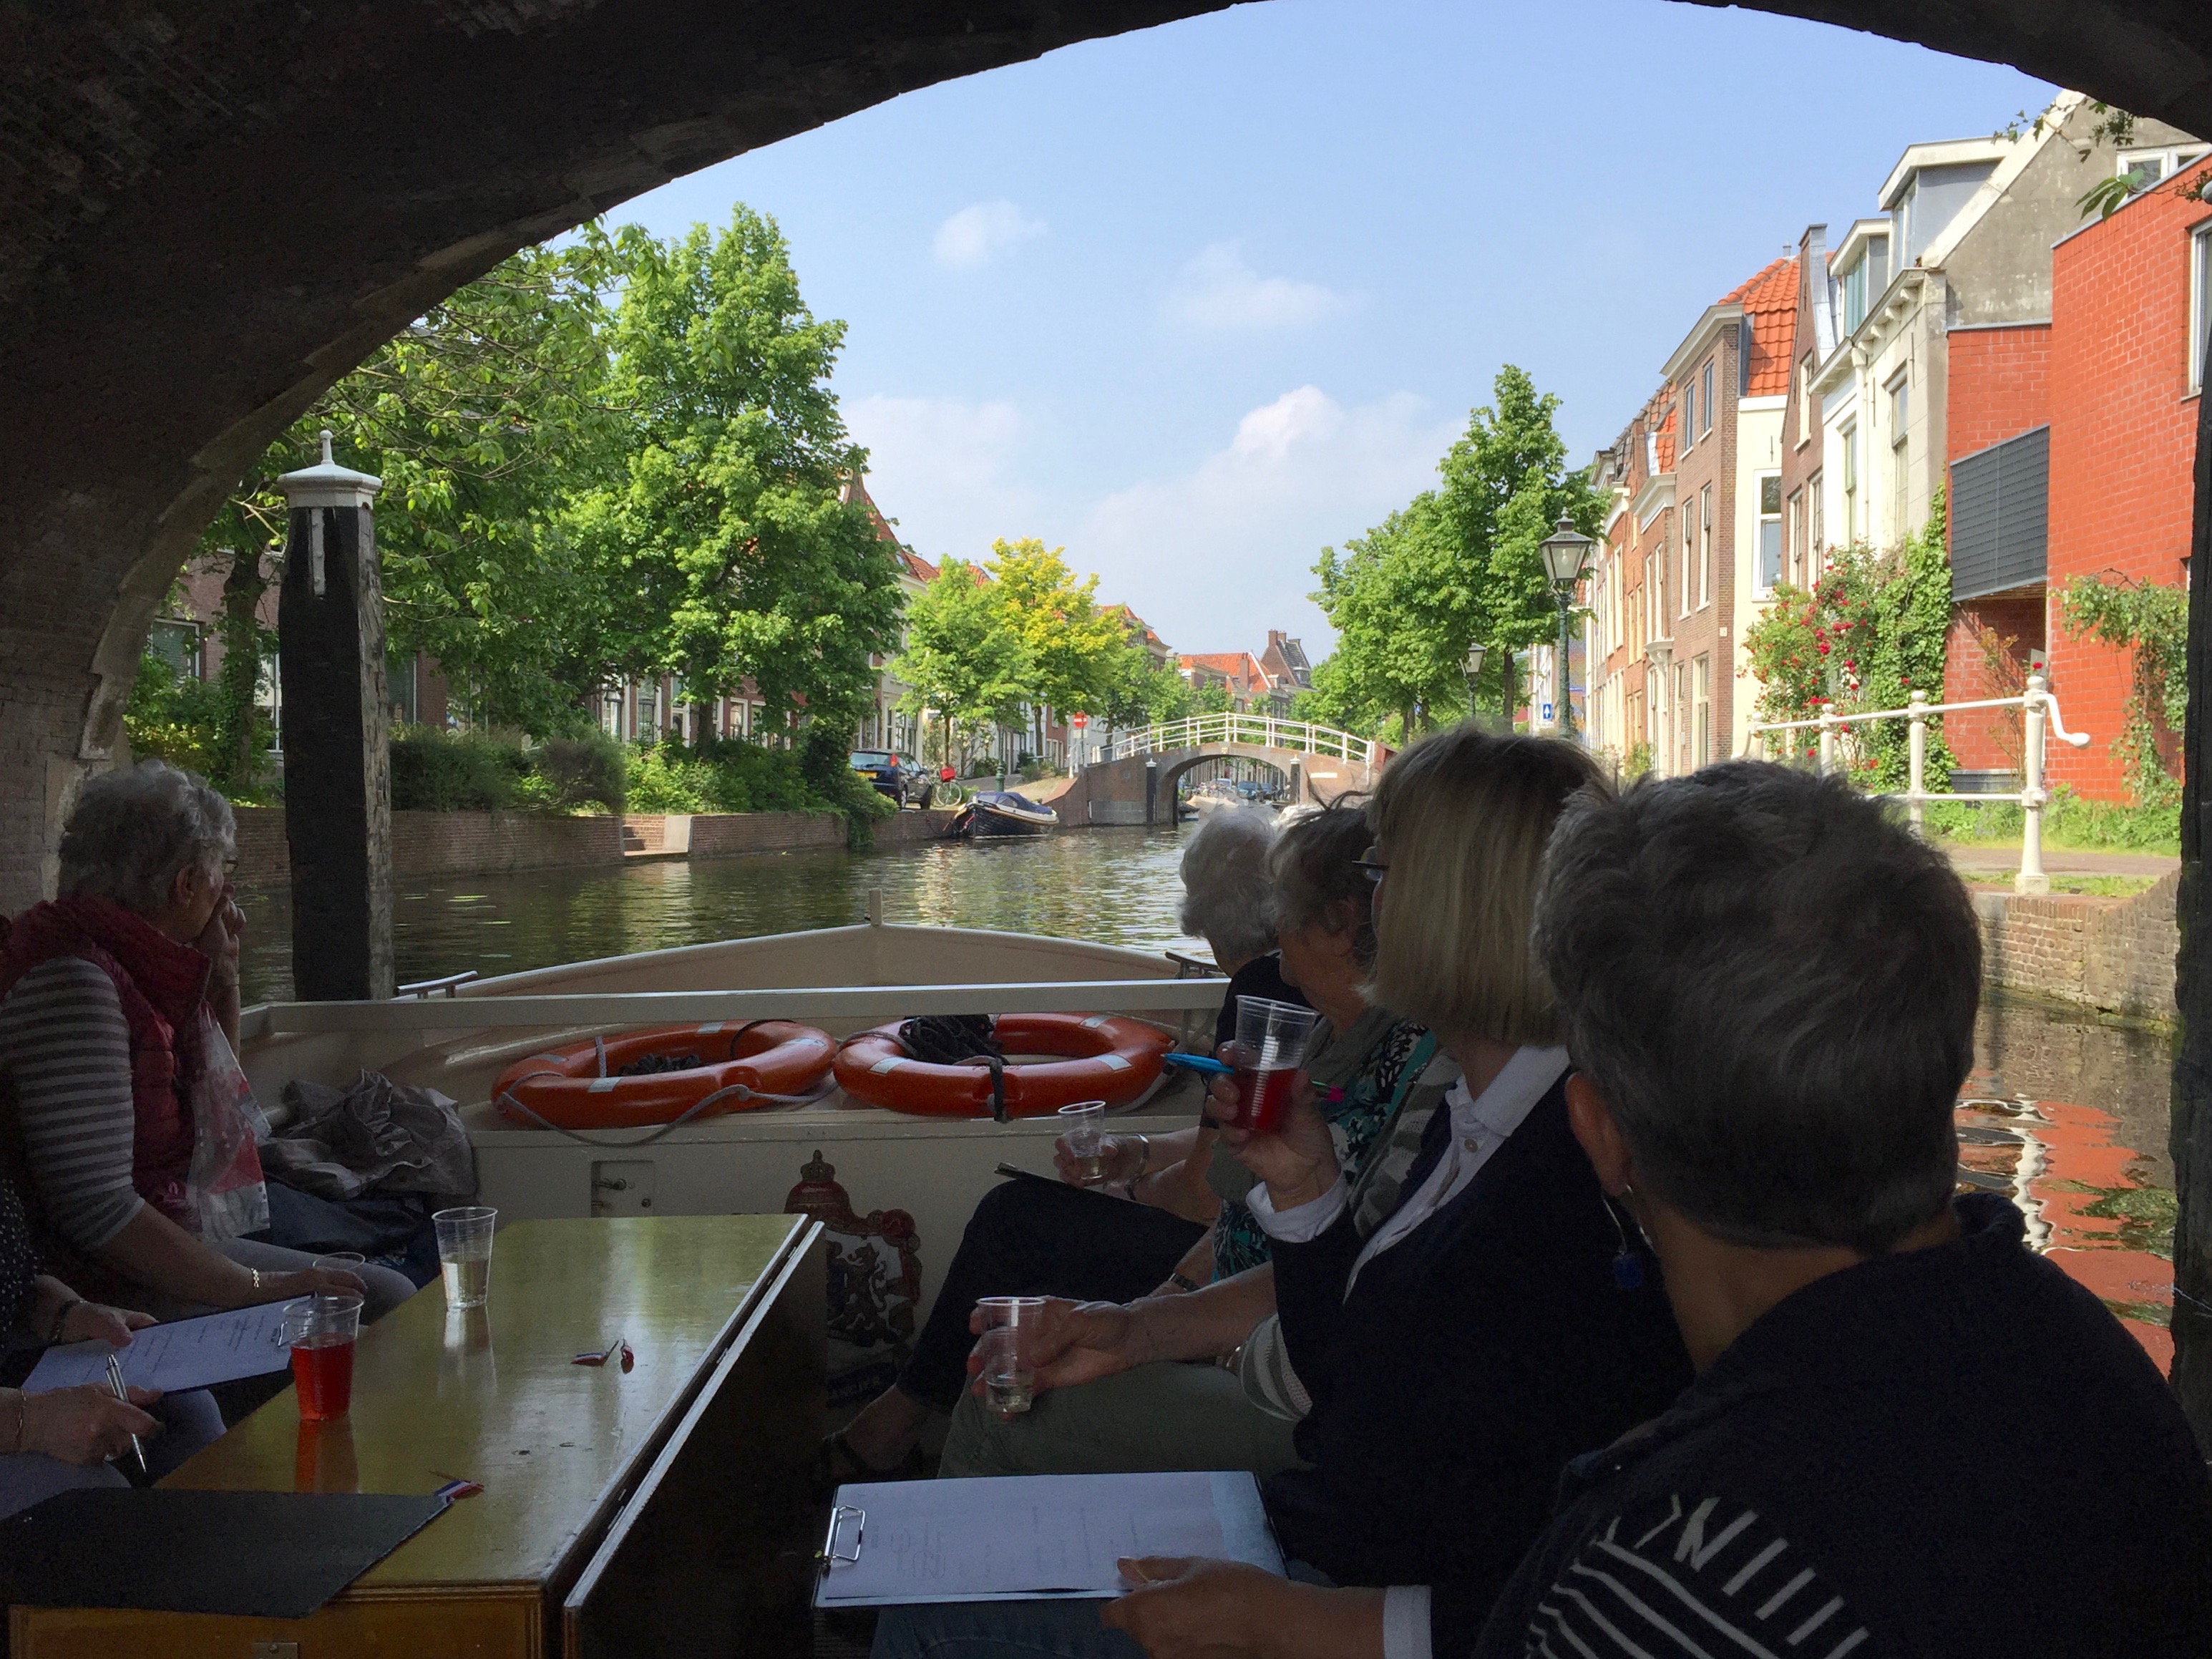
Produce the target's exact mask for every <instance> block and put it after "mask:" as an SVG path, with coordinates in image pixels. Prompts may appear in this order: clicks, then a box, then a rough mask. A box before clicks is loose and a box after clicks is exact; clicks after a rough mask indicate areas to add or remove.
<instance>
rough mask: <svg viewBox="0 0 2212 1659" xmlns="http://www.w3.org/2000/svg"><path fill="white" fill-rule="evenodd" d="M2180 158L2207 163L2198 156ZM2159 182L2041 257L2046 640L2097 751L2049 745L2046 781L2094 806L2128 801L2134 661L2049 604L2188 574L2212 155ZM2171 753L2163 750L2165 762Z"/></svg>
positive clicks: (2210, 265)
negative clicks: (2047, 315)
mask: <svg viewBox="0 0 2212 1659" xmlns="http://www.w3.org/2000/svg"><path fill="white" fill-rule="evenodd" d="M2189 148H2190V149H2191V150H2193V151H2194V152H2195V153H2196V154H2197V155H2199V156H2200V157H2201V156H2202V155H2203V146H2201V145H2195V146H2191V147H2189ZM2188 153H2189V152H2188V151H2184V152H2183V154H2184V155H2186V154H2188ZM2177 159H2179V158H2177V157H2172V156H2168V157H2164V158H2161V160H2162V161H2166V162H2167V163H2168V164H2169V165H2170V163H2171V161H2173V160H2177ZM2159 171H2160V175H2165V176H2160V177H2159V178H2158V179H2157V181H2156V182H2155V183H2154V185H2152V187H2150V188H2147V189H2144V190H2142V191H2141V192H2140V193H2138V194H2137V195H2136V197H2134V198H2133V199H2132V200H2130V202H2129V203H2128V204H2126V205H2125V206H2124V207H2122V208H2120V209H2119V210H2118V211H2116V212H2115V213H2113V214H2112V216H2111V217H2109V218H2106V219H2104V220H2101V221H2100V222H2095V223H2093V224H2090V225H2087V226H2086V227H2084V228H2082V229H2081V230H2079V231H2077V232H2076V233H2075V234H2073V235H2071V236H2069V237H2068V238H2067V239H2066V240H2064V241H2063V242H2061V243H2060V244H2059V245H2058V246H2057V248H2056V249H2055V250H2054V251H2053V253H2052V256H2051V329H2050V345H2049V354H2048V356H2049V369H2048V385H2049V417H2048V418H2049V422H2050V427H2049V448H2050V503H2049V523H2050V554H2049V577H2048V587H2049V599H2048V600H2047V605H2048V616H2047V618H2046V619H2045V620H2046V626H2047V630H2048V631H2047V633H2046V634H2045V645H2046V647H2047V650H2048V653H2049V658H2050V670H2051V685H2052V689H2053V690H2056V691H2057V693H2058V695H2059V701H2060V706H2061V708H2063V710H2064V712H2065V715H2066V722H2067V724H2068V725H2069V726H2073V727H2075V728H2077V729H2080V730H2082V731H2086V732H2090V733H2091V734H2092V735H2093V738H2094V741H2093V742H2092V743H2091V744H2089V746H2088V747H2087V748H2086V749H2079V750H2076V749H2068V748H2063V747H2060V746H2057V745H2054V746H2053V747H2052V748H2051V754H2050V763H2049V775H2050V777H2051V781H2052V782H2054V783H2063V784H2067V785H2069V786H2071V787H2073V788H2075V790H2077V791H2078V792H2080V793H2082V794H2084V795H2087V796H2090V797H2093V798H2094V799H2108V800H2118V799H2125V798H2126V795H2127V790H2126V787H2125V784H2124V780H2123V777H2122V774H2121V769H2120V763H2119V761H2118V758H2117V757H2115V756H2114V755H2113V753H2112V739H2113V738H2117V737H2118V736H2119V734H2120V732H2121V729H2122V720H2123V714H2122V706H2123V704H2124V702H2125V701H2126V697H2127V694H2128V690H2129V685H2130V677H2131V674H2132V665H2131V664H2130V661H2129V660H2128V657H2127V653H2124V652H2122V651H2118V650H2116V649H2114V648H2112V647H2109V646H2106V645H2104V644H2101V643H2100V642H2099V641H2095V640H2091V639H2079V638H2076V637H2075V636H2074V635H2072V634H2070V633H2069V631H2068V630H2067V629H2066V627H2065V626H2064V623H2063V617H2061V615H2060V612H2059V602H2058V594H2059V592H2060V591H2061V590H2063V588H2064V586H2066V584H2067V583H2068V582H2069V581H2070V580H2073V579H2074V578H2075V577H2076V576H2097V575H2103V576H2105V577H2106V579H2107V580H2115V579H2118V580H2128V581H2134V582H2157V583H2160V584H2163V585H2165V586H2171V587H2185V586H2187V585H2188V581H2189V577H2190V571H2189V538H2190V515H2191V500H2192V485H2191V476H2192V475H2191V468H2192V466H2193V464H2194V459H2195V456H2196V450H2197V406H2198V404H2199V402H2200V400H2201V398H2202V396H2203V375H2204V361H2205V351H2206V347H2207V342H2208V337H2212V200H2207V199H2206V198H2205V195H2204V191H2206V189H2207V188H2208V186H2212V158H2204V159H2199V160H2197V161H2195V162H2194V163H2193V164H2185V165H2182V166H2181V167H2179V169H2178V170H2176V171H2174V172H2173V173H2170V174H2169V173H2168V170H2167V167H2165V166H2161V167H2160V169H2159ZM2177 758H2178V757H2177V756H2176V754H2175V753H2174V751H2173V750H2172V748H2171V747H2170V746H2169V749H2168V763H2169V765H2170V766H2171V765H2172V763H2174V761H2175V760H2176V759H2177Z"/></svg>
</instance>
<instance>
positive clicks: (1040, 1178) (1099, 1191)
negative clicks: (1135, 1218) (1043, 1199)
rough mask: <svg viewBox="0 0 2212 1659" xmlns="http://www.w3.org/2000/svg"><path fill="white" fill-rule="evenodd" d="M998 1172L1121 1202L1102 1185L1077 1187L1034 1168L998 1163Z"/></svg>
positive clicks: (1065, 1191)
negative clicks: (1038, 1171) (1020, 1167)
mask: <svg viewBox="0 0 2212 1659" xmlns="http://www.w3.org/2000/svg"><path fill="white" fill-rule="evenodd" d="M998 1172H999V1173H1000V1175H1002V1176H1006V1178H1007V1179H1009V1180H1011V1181H1037V1182H1043V1183H1044V1184H1045V1185H1046V1186H1048V1187H1050V1188H1053V1189H1054V1191H1055V1192H1062V1193H1088V1194H1091V1197H1093V1198H1103V1199H1105V1200H1109V1202H1111V1203H1115V1204H1119V1203H1120V1202H1121V1200H1120V1199H1118V1198H1115V1196H1114V1194H1111V1193H1109V1192H1108V1191H1107V1190H1106V1189H1105V1188H1103V1187H1078V1186H1076V1185H1075V1184H1074V1183H1073V1182H1066V1181H1062V1180H1061V1179H1060V1177H1059V1176H1048V1175H1039V1174H1038V1173H1037V1172H1036V1170H1019V1169H1016V1168H1015V1167H1014V1166H1013V1165H1012V1164H1000V1165H999V1170H998Z"/></svg>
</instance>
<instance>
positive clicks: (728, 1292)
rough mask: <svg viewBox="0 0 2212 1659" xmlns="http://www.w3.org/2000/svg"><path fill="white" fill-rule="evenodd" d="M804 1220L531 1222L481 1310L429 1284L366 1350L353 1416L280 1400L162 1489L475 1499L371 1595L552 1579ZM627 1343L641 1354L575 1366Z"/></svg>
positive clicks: (519, 1230)
mask: <svg viewBox="0 0 2212 1659" xmlns="http://www.w3.org/2000/svg"><path fill="white" fill-rule="evenodd" d="M805 1225H807V1224H806V1222H805V1218H802V1217H798V1216H787V1215H762V1216H664V1217H659V1218H635V1219H629V1218H624V1219H607V1220H589V1221H581V1220H580V1221H525V1222H518V1223H516V1224H515V1225H513V1226H511V1227H507V1228H504V1229H502V1230H501V1232H500V1233H499V1235H498V1238H497V1241H496V1243H495V1246H494V1249H493V1253H492V1272H491V1296H490V1300H489V1303H488V1304H487V1305H486V1306H485V1307H483V1308H482V1309H479V1310H474V1311H472V1312H471V1313H468V1314H456V1315H449V1314H448V1313H447V1310H446V1307H445V1297H444V1295H443V1293H442V1291H441V1289H440V1287H439V1286H438V1285H430V1286H429V1287H428V1288H427V1289H425V1290H424V1291H422V1292H421V1293H419V1294H418V1295H416V1297H414V1298H413V1299H412V1300H410V1301H409V1302H408V1303H406V1304H404V1305H403V1306H402V1307H400V1308H399V1309H398V1310H396V1311H394V1312H393V1313H392V1314H391V1315H390V1316H387V1317H386V1318H385V1319H384V1320H382V1321H380V1322H379V1323H377V1324H376V1325H374V1326H373V1327H371V1328H369V1329H368V1330H366V1331H364V1332H363V1333H362V1338H361V1343H360V1346H359V1351H358V1352H357V1354H356V1358H355V1370H354V1392H353V1409H352V1411H351V1412H350V1413H349V1415H348V1416H347V1417H345V1418H344V1419H341V1420H339V1421H338V1422H337V1423H332V1424H326V1425H312V1424H302V1423H301V1421H300V1418H299V1411H298V1408H297V1406H296V1404H295V1401H294V1399H293V1396H292V1395H291V1394H290V1392H289V1391H287V1392H286V1393H285V1394H284V1395H281V1396H279V1397H278V1398H277V1399H276V1400H274V1401H270V1403H269V1404H268V1405H266V1406H264V1407H262V1408H261V1409H260V1410H259V1411H258V1412H256V1413H254V1414H253V1415H252V1417H250V1418H248V1419H246V1421H245V1422H244V1423H241V1424H240V1425H238V1426H237V1427H236V1428H234V1429H233V1430H232V1431H230V1432H229V1433H228V1434H227V1435H225V1436H224V1437H222V1439H220V1440H218V1441H216V1443H214V1444H213V1445H211V1446H210V1447H209V1448H207V1449H206V1450H204V1451H203V1452H201V1453H200V1454H199V1455H197V1457H194V1458H193V1459H192V1460H191V1462H187V1463H186V1464H185V1466H184V1467H183V1468H180V1469H179V1470H177V1471H176V1473H175V1474H172V1475H170V1476H169V1477H168V1479H167V1481H166V1482H165V1483H164V1484H165V1485H167V1486H194V1487H202V1488H210V1489H216V1490H231V1491H239V1490H245V1491H280V1492H281V1491H295V1490H313V1491H325V1492H331V1491H337V1492H434V1491H435V1490H436V1489H437V1488H438V1487H439V1486H443V1485H444V1484H445V1482H446V1480H447V1478H448V1477H457V1478H460V1479H465V1480H478V1481H481V1482H483V1487H484V1490H483V1494H482V1495H481V1496H479V1497H475V1498H465V1499H463V1500H461V1501H459V1502H458V1503H456V1504H453V1506H452V1508H451V1509H449V1510H447V1512H446V1513H445V1514H444V1515H442V1516H440V1517H439V1518H438V1519H437V1520H435V1521H434V1522H431V1523H430V1525H428V1527H426V1528H423V1529H422V1531H421V1532H419V1533H417V1534H416V1535H415V1536H414V1537H413V1538H411V1539H410V1540H409V1541H407V1542H406V1543H405V1544H404V1545H402V1546H401V1547H399V1548H398V1550H397V1551H395V1552H393V1553H392V1554H391V1555H390V1556H388V1557H386V1559H384V1561H382V1562H381V1563H380V1564H379V1565H377V1566H375V1567H374V1568H372V1569H371V1570H370V1571H369V1572H368V1574H367V1575H365V1576H364V1577H362V1579H361V1580H360V1581H359V1582H358V1583H357V1584H356V1588H355V1590H354V1591H351V1592H349V1595H354V1594H356V1593H359V1592H362V1591H368V1590H375V1589H386V1588H390V1589H399V1588H401V1587H403V1586H404V1587H417V1586H419V1587H422V1588H423V1589H430V1590H433V1591H435V1589H436V1588H437V1587H440V1586H448V1587H450V1586H460V1585H466V1584H495V1583H523V1582H534V1583H539V1584H544V1583H548V1582H549V1581H552V1580H554V1579H556V1577H559V1576H560V1574H561V1571H562V1567H563V1565H564V1564H565V1565H569V1566H570V1568H571V1570H573V1567H574V1565H577V1564H574V1563H570V1562H569V1561H568V1558H569V1556H570V1554H571V1553H572V1552H573V1551H574V1547H575V1545H576V1544H577V1543H578V1541H580V1539H581V1538H582V1537H583V1536H584V1535H585V1534H586V1532H587V1531H588V1530H589V1529H590V1528H592V1526H593V1525H594V1523H595V1521H596V1519H597V1518H598V1517H599V1516H601V1514H602V1513H603V1511H604V1510H605V1509H606V1508H607V1507H608V1506H609V1505H610V1504H611V1503H612V1502H613V1501H614V1500H615V1499H616V1498H617V1497H618V1496H619V1493H620V1489H621V1488H622V1487H623V1484H624V1483H625V1481H627V1480H629V1479H630V1478H631V1477H632V1476H633V1474H635V1473H636V1472H637V1468H638V1466H639V1464H640V1461H641V1453H643V1452H645V1451H646V1450H647V1449H649V1448H650V1447H651V1446H652V1444H653V1442H654V1441H655V1440H656V1439H657V1438H658V1437H659V1436H660V1435H662V1434H663V1433H665V1431H666V1429H667V1428H668V1427H669V1426H671V1425H672V1424H673V1422H674V1420H675V1419H676V1417H677V1416H678V1415H680V1413H681V1411H682V1409H683V1407H684V1405H685V1404H686V1402H687V1400H688V1397H689V1395H690V1393H691V1391H692V1390H693V1389H695V1388H696V1385H697V1383H699V1381H700V1380H701V1378H702V1374H703V1371H704V1370H705V1369H706V1367H705V1365H704V1364H703V1362H706V1361H707V1360H708V1359H709V1358H711V1356H712V1354H713V1352H714V1350H715V1349H716V1347H717V1346H719V1345H720V1343H722V1342H723V1341H724V1340H726V1339H727V1337H728V1336H729V1335H731V1334H733V1333H734V1332H735V1331H736V1330H737V1329H738V1328H739V1326H740V1325H741V1324H742V1322H743V1319H744V1315H745V1313H746V1311H747V1310H748V1309H749V1308H750V1305H751V1304H752V1302H753V1300H754V1297H755V1296H756V1293H757V1291H758V1290H759V1288H760V1287H761V1285H762V1281H763V1276H764V1275H768V1274H769V1273H770V1270H771V1269H773V1268H774V1267H775V1266H776V1265H777V1263H778V1261H779V1259H780V1258H781V1255H782V1253H783V1251H784V1249H785V1248H786V1246H787V1243H789V1241H790V1240H791V1239H792V1238H793V1236H794V1234H795V1233H796V1232H797V1231H799V1229H801V1228H803V1227H805ZM622 1336H627V1337H628V1338H629V1343H630V1346H631V1347H632V1349H633V1350H634V1351H635V1353H636V1355H637V1364H636V1367H635V1370H631V1371H630V1372H629V1373H628V1374H627V1375H625V1374H624V1373H623V1370H622V1368H621V1365H620V1364H619V1361H618V1360H617V1361H614V1362H610V1363H609V1364H605V1365H602V1366H599V1367H591V1366H584V1365H574V1364H570V1363H569V1361H570V1358H571V1357H572V1356H573V1355H574V1354H575V1353H577V1352H580V1351H582V1350H585V1349H598V1348H604V1347H605V1346H608V1345H609V1344H610V1343H611V1342H613V1341H614V1340H616V1339H617V1337H622Z"/></svg>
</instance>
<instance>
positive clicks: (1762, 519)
mask: <svg viewBox="0 0 2212 1659" xmlns="http://www.w3.org/2000/svg"><path fill="white" fill-rule="evenodd" d="M1781 584H1782V475H1781V474H1780V473H1779V472H1762V473H1760V474H1759V592H1761V593H1762V594H1765V593H1771V592H1773V591H1774V590H1775V589H1776V588H1777V587H1778V586H1781Z"/></svg>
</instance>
